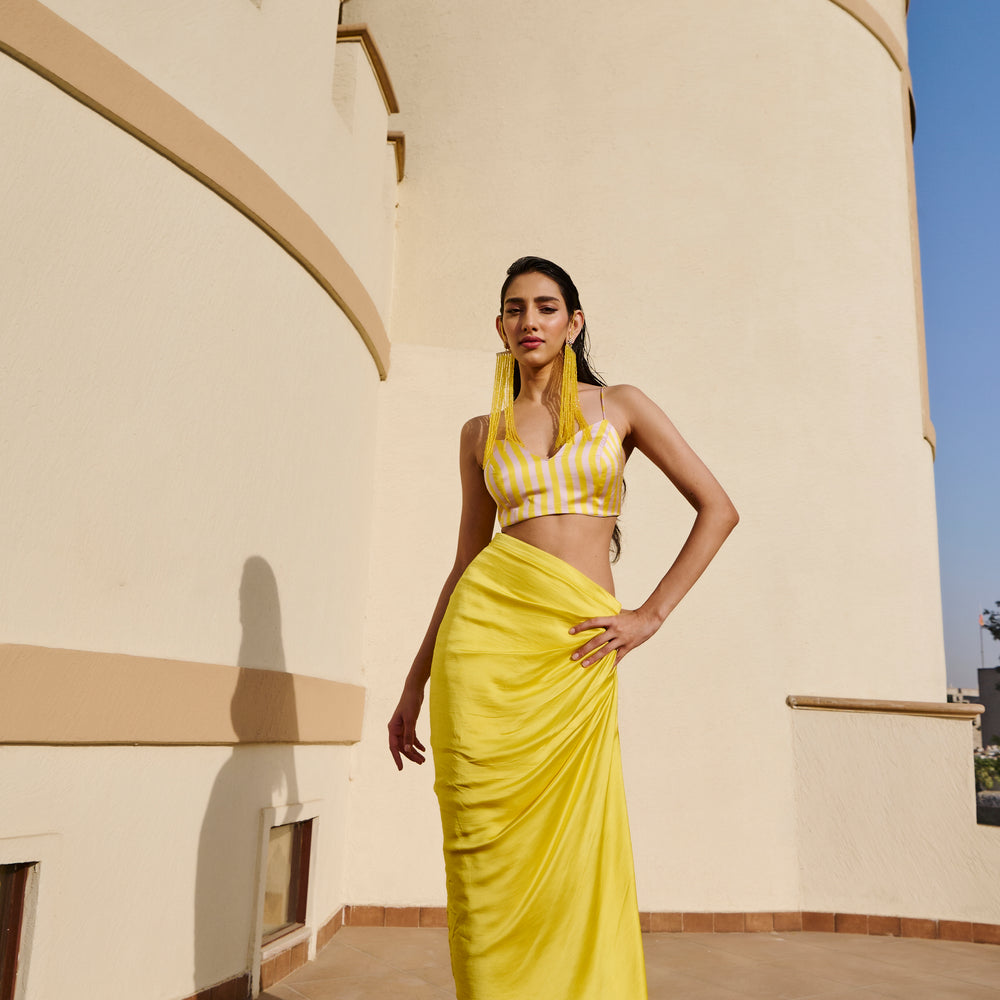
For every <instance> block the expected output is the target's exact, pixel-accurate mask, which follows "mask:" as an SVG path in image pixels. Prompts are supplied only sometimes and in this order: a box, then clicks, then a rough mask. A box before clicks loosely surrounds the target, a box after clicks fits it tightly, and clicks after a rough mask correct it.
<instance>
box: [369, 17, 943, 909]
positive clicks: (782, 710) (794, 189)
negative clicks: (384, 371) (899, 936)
mask: <svg viewBox="0 0 1000 1000" xmlns="http://www.w3.org/2000/svg"><path fill="white" fill-rule="evenodd" d="M352 3H356V4H357V9H356V10H353V11H352V16H357V17H360V18H363V19H365V20H367V21H368V22H369V23H370V24H371V26H372V28H373V30H374V31H375V32H376V34H377V36H378V37H379V40H380V46H381V48H382V51H383V53H384V55H385V57H386V60H387V62H388V64H389V65H390V66H391V68H392V73H393V80H394V82H395V85H396V87H397V90H398V91H399V92H400V93H401V94H404V95H405V100H404V101H403V110H402V111H401V113H400V116H399V123H400V126H401V127H402V128H404V129H405V131H406V135H407V154H408V163H407V185H406V190H405V197H404V198H403V200H402V202H401V204H400V234H399V242H398V253H397V261H396V289H395V293H394V297H393V316H392V326H393V332H394V348H393V350H394V354H393V358H394V361H393V364H394V369H393V378H392V379H391V380H390V382H389V383H388V384H387V386H386V392H385V396H384V403H383V407H382V409H381V412H380V423H379V427H380V430H379V450H378V469H379V472H378V474H377V481H378V483H379V493H378V497H377V503H378V506H377V508H376V513H375V518H376V519H375V525H376V530H375V535H374V558H373V562H372V573H373V576H372V581H373V599H372V603H371V605H370V610H369V620H370V622H371V629H370V631H369V638H368V642H369V650H370V652H369V657H368V663H369V672H368V674H367V675H366V681H365V683H366V685H367V687H368V688H369V692H370V697H371V710H370V711H369V714H368V718H367V720H366V724H367V725H368V726H369V728H368V729H367V730H366V738H365V739H364V740H363V741H362V745H361V748H360V756H361V761H360V763H359V768H360V771H359V774H360V779H359V783H358V794H357V796H356V799H355V821H354V822H353V823H352V848H351V850H352V857H355V856H356V857H357V858H358V860H359V861H360V863H359V864H358V865H357V866H356V867H355V868H354V870H353V871H352V874H351V876H350V881H349V885H350V886H351V896H352V898H353V899H354V900H356V901H357V902H385V903H399V904H403V903H409V904H413V903H422V904H432V903H440V902H441V901H442V900H443V878H442V874H441V870H440V863H439V862H438V861H437V859H438V858H439V857H440V834H439V830H438V821H437V815H436V805H435V803H434V800H433V797H432V795H431V794H430V783H431V778H430V774H429V773H428V772H429V766H428V767H425V768H424V769H423V770H422V771H420V772H419V773H416V774H411V775H410V776H406V775H403V776H398V775H397V774H396V773H395V771H394V770H393V768H392V766H391V762H390V761H389V758H388V756H387V754H386V753H385V751H384V749H383V743H384V735H383V727H384V723H385V719H386V718H387V717H388V714H389V712H390V711H391V709H392V706H393V705H394V703H395V700H396V698H397V696H398V689H399V686H400V683H401V680H402V677H403V675H404V673H405V670H406V668H407V666H408V663H409V660H410V657H411V656H412V655H413V652H414V651H415V649H416V646H417V644H418V642H419V639H420V636H421V635H422V632H423V629H424V627H425V623H426V619H427V616H428V615H429V613H430V610H431V607H432V605H433V601H434V593H433V592H434V591H435V590H436V588H437V587H438V586H439V582H440V581H441V580H443V578H444V576H445V574H446V572H447V569H448V567H449V565H450V562H451V559H452V554H453V551H454V550H453V545H454V539H455V533H456V530H457V512H458V504H459V496H458V480H457V470H456V468H455V450H456V447H457V445H456V442H457V435H458V428H459V426H460V424H461V421H462V420H463V419H465V418H467V417H468V416H470V415H471V414H473V413H476V412H480V413H481V412H484V410H485V409H486V408H487V407H488V405H489V391H490V383H491V372H492V354H493V351H494V350H495V333H494V332H493V317H494V315H495V312H496V306H497V303H496V296H497V293H498V288H499V284H500V280H501V278H502V276H503V271H504V268H505V267H506V266H507V264H508V263H509V262H510V261H511V260H513V259H514V258H515V257H518V256H520V255H521V254H524V253H529V252H535V253H541V254H543V255H545V256H548V257H551V258H553V259H555V260H557V261H560V262H562V263H564V264H565V265H566V266H567V268H568V269H569V270H570V272H571V273H572V274H573V275H574V277H575V278H576V280H577V283H578V285H579V286H580V288H581V293H582V296H583V303H584V307H585V309H586V310H587V315H588V319H589V322H590V327H591V330H592V334H593V338H594V353H595V358H596V361H597V364H598V367H599V368H600V369H601V370H602V371H603V372H604V373H605V374H607V376H608V377H609V378H610V379H611V380H612V381H616V382H619V381H621V382H635V383H637V384H639V385H640V386H642V387H643V388H644V389H645V390H646V391H647V392H648V393H649V394H650V395H652V396H653V397H654V398H655V399H656V400H658V401H659V402H660V403H661V405H662V406H663V407H664V408H665V409H666V411H667V413H668V414H669V415H670V416H671V417H672V418H674V420H675V421H676V423H677V424H678V425H679V427H680V428H681V430H682V432H683V433H685V434H686V435H687V437H688V438H689V439H690V441H691V443H692V444H693V445H694V446H695V448H696V449H697V450H698V452H699V453H700V454H702V455H703V456H704V457H705V459H706V460H707V461H708V463H709V465H710V466H711V467H712V468H713V470H714V471H715V472H716V473H717V474H718V476H719V478H720V479H721V480H722V482H723V483H724V484H725V485H726V487H727V488H728V489H729V490H730V491H731V493H732V496H733V498H734V500H735V502H736V505H737V507H738V508H739V510H740V512H741V515H742V522H741V524H740V526H739V528H738V530H737V532H736V534H735V535H734V537H733V538H732V540H731V541H730V542H729V543H727V545H726V547H725V549H724V550H723V552H722V554H721V555H720V557H719V559H718V561H717V563H716V564H715V565H713V566H712V567H711V569H710V570H709V572H708V573H707V575H706V576H705V578H704V579H703V580H702V581H701V582H699V584H698V587H697V588H696V590H695V591H694V592H693V593H692V594H691V595H690V596H689V597H688V598H687V599H685V601H684V603H683V605H682V606H681V607H680V608H679V609H678V611H677V612H676V613H675V614H674V615H673V616H672V617H671V619H670V621H669V622H668V624H667V625H666V626H665V628H664V629H663V631H662V632H661V633H660V635H658V636H657V638H656V639H655V640H653V641H651V642H650V643H648V644H647V645H646V646H645V647H643V648H642V649H640V650H638V651H636V652H635V653H634V654H632V655H631V656H630V657H629V660H628V661H627V662H626V664H625V666H624V668H623V671H622V740H623V752H624V755H625V768H626V780H627V782H628V790H629V803H630V815H631V818H632V828H633V839H634V842H635V849H636V863H637V872H638V880H639V901H640V907H641V908H642V909H649V910H663V911H671V912H676V911H680V910H690V911H717V912H719V911H730V910H732V911H760V910H764V911H767V910H772V909H774V910H779V909H791V910H796V909H799V904H800V900H801V898H802V884H801V877H800V871H799V859H798V838H799V829H798V821H797V813H796V805H795V792H794V789H795V771H796V766H797V765H796V763H795V758H794V753H793V750H792V733H791V723H790V718H789V716H790V712H789V710H788V708H787V707H786V705H785V697H786V695H788V694H790V693H802V694H823V695H842V696H850V697H868V698H908V699H916V700H925V701H937V700H942V699H943V697H944V661H943V653H942V640H941V629H940V610H939V606H938V602H939V596H938V577H937V552H936V542H935V512H934V496H933V481H932V472H931V454H930V450H929V448H928V446H927V443H926V441H925V440H924V437H923V434H924V431H923V426H922V415H921V410H922V400H921V388H920V371H921V364H922V358H921V356H920V353H921V352H920V347H919V321H918V316H917V309H916V298H915V294H914V283H915V274H914V269H913V256H912V242H911V239H912V236H913V235H914V233H913V230H912V228H911V214H910V203H909V197H908V187H907V184H908V175H907V155H908V144H909V141H910V140H909V122H908V118H907V115H906V113H905V108H904V103H903V100H902V96H903V87H904V82H905V81H904V77H903V74H902V72H901V70H900V68H899V67H898V66H897V64H896V62H895V61H894V59H893V57H892V55H891V53H890V51H889V49H888V48H887V47H886V46H885V45H884V44H883V43H882V42H881V41H880V40H879V38H878V37H877V36H876V34H874V33H873V31H872V30H869V28H868V27H867V26H866V25H865V23H863V20H859V17H858V15H859V14H861V15H864V13H865V10H871V9H875V10H876V13H878V14H879V16H880V18H881V20H882V22H884V23H885V24H886V25H888V26H889V28H890V29H891V30H892V31H894V32H896V33H897V34H898V35H899V36H900V37H902V33H903V22H902V15H903V10H902V4H872V5H868V6H867V7H866V5H863V4H850V5H847V4H845V5H837V4H834V3H831V2H829V0H811V2H806V3H803V2H800V0H796V2H792V0H783V2H777V3H764V2H753V3H747V2H743V0H739V2H737V0H716V2H711V3H706V2H704V0H687V2H680V3H671V4H660V5H642V7H641V9H639V8H636V7H633V8H630V9H629V11H628V12H627V14H623V15H622V16H621V17H617V16H616V17H614V18H609V17H608V10H607V7H606V5H604V4H602V3H598V2H596V0H593V2H584V3H575V4H572V5H569V4H548V5H541V6H540V5H538V4H531V3H528V2H526V0H525V2H515V3H513V4H505V5H502V7H501V6H495V5H493V6H491V5H488V4H474V5H470V4H462V3H455V2H445V0H439V2H435V3H425V4H411V5H404V6H402V7H399V6H396V7H393V8H392V9H391V11H390V9H389V8H386V7H385V6H384V5H380V4H377V3H371V2H367V0H352ZM847 6H851V7H852V8H855V9H854V10H853V11H848V10H846V9H845V7H847ZM528 24H530V25H531V30H530V31H526V30H525V26H526V25H528ZM414 39H422V40H423V43H422V44H420V45H416V44H414V42H413V40H414ZM429 52H432V53H433V59H432V60H430V61H429V60H428V53H429ZM430 64H432V65H433V72H428V69H427V67H428V65H430ZM442 384H443V385H444V386H445V387H446V388H444V389H443V388H442ZM416 415H419V417H417V416H416ZM390 473H391V474H390ZM417 475H419V477H420V478H419V482H420V483H421V484H422V485H421V489H420V490H418V491H417V492H416V494H415V495H413V494H412V491H411V489H410V484H411V483H412V482H413V481H414V480H413V478H412V477H413V476H417ZM627 479H628V486H629V492H628V498H627V501H626V506H625V512H624V516H623V519H622V525H623V529H624V544H625V554H624V556H623V559H622V562H621V564H620V567H619V568H618V570H617V573H616V579H617V581H618V592H619V596H620V597H621V598H622V600H623V601H624V603H625V604H626V606H634V605H636V604H638V603H640V602H641V601H642V600H643V599H645V597H646V595H647V594H648V593H649V591H650V589H651V588H652V586H653V585H654V583H655V582H656V580H657V579H658V578H659V577H660V575H661V574H662V573H663V572H664V570H665V569H666V567H667V566H668V565H669V563H670V561H671V559H672V558H673V556H674V554H675V553H676V551H677V549H678V547H679V546H680V544H681V542H682V540H683V538H684V536H685V534H686V532H687V530H688V528H689V525H690V523H691V512H690V509H689V508H688V507H687V504H686V503H685V502H684V501H683V499H681V498H680V497H679V496H678V495H677V494H676V493H675V491H673V489H672V488H671V487H670V486H669V484H667V483H666V482H664V480H663V478H662V477H661V476H660V475H659V474H658V473H656V472H655V470H653V469H652V467H651V466H650V465H649V463H646V462H644V460H643V459H642V458H641V456H637V457H636V458H634V459H633V461H632V463H631V464H630V467H629V469H628V473H627ZM404 495H406V496H412V497H413V498H412V499H409V500H407V501H406V504H407V510H408V511H409V512H410V514H409V516H408V517H407V518H405V519H404V518H401V517H400V516H399V507H400V504H401V503H402V502H403V501H402V499H401V498H402V497H403V496H404ZM414 523H416V524H419V526H420V528H419V531H416V532H414V531H413V529H412V525H413V524H414ZM401 566H405V567H406V571H405V572H400V567H401ZM414 581H417V586H416V587H415V588H414V586H413V582H414ZM390 621H391V623H392V628H391V630H390V629H387V628H386V624H387V622H390ZM389 631H391V633H392V635H391V636H388V635H386V634H385V633H386V632H389ZM406 635H408V636H410V639H409V641H408V642H404V641H403V640H402V639H401V637H402V636H406ZM424 734H425V735H426V724H425V726H424ZM390 816H405V817H406V824H407V827H408V829H409V830H410V831H411V836H410V837H408V838H407V839H406V840H405V842H404V841H401V840H400V839H399V838H398V836H396V834H395V829H394V826H393V824H392V823H390V822H388V821H387V817H390ZM427 859H434V867H433V868H430V867H428V866H427ZM931 915H933V914H931Z"/></svg>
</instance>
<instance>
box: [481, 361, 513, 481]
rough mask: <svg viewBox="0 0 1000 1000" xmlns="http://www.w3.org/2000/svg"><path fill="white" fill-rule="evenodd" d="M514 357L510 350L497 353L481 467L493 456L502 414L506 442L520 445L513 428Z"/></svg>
mask: <svg viewBox="0 0 1000 1000" xmlns="http://www.w3.org/2000/svg"><path fill="white" fill-rule="evenodd" d="M514 364H515V362H514V355H513V354H511V353H510V348H509V347H508V348H506V349H505V350H503V351H497V366H496V371H495V372H494V375H493V403H492V404H491V406H490V425H489V429H488V430H487V432H486V447H485V448H484V449H483V465H485V464H486V463H487V462H488V461H489V458H490V455H492V454H493V448H494V446H495V445H496V441H497V430H498V428H499V426H500V414H501V413H503V419H504V435H505V438H506V440H508V441H511V442H514V443H516V444H520V443H521V439H520V438H519V437H518V436H517V429H516V428H515V427H514Z"/></svg>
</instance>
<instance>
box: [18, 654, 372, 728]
mask: <svg viewBox="0 0 1000 1000" xmlns="http://www.w3.org/2000/svg"><path fill="white" fill-rule="evenodd" d="M0 692H2V696H0V745H2V744H44V745H54V746H61V745H71V746H87V745H114V744H130V745H135V746H207V745H235V744H244V743H298V744H301V743H340V744H344V743H357V741H358V740H360V739H361V722H362V716H363V713H364V704H365V689H364V688H363V687H358V686H357V685H355V684H342V683H339V682H337V681H328V680H323V679H322V678H319V677H305V676H303V675H301V674H290V673H285V672H283V671H278V670H258V669H255V668H252V667H233V666H225V665H223V664H218V663H192V662H190V661H187V660H165V659H158V658H155V657H149V656H128V655H126V654H124V653H100V652H90V651H85V650H79V649H49V648H47V647H45V646H24V645H0Z"/></svg>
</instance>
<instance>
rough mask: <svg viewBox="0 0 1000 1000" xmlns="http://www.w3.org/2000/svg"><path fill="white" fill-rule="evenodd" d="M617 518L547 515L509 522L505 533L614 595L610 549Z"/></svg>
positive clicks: (583, 515)
mask: <svg viewBox="0 0 1000 1000" xmlns="http://www.w3.org/2000/svg"><path fill="white" fill-rule="evenodd" d="M616 520H617V518H615V517H592V516H590V515H587V514H547V515H544V516H542V517H532V518H530V519H528V520H527V521H518V523H517V524H512V525H509V526H507V527H505V528H503V534H505V535H507V536H509V537H511V538H516V539H518V540H519V541H522V542H526V543H527V544H528V545H533V546H534V547H535V548H536V549H541V550H542V551H543V552H547V553H549V555H552V556H555V557H556V558H557V559H561V560H562V561H563V562H565V563H568V564H569V565H570V566H572V567H573V568H574V569H576V570H579V571H580V572H581V573H583V574H584V576H586V577H588V578H589V579H591V580H593V582H594V583H596V584H598V585H599V586H600V587H602V588H603V589H604V590H606V591H607V592H608V593H609V594H614V592H615V582H614V577H613V576H612V574H611V557H610V549H611V532H612V531H614V527H615V522H616Z"/></svg>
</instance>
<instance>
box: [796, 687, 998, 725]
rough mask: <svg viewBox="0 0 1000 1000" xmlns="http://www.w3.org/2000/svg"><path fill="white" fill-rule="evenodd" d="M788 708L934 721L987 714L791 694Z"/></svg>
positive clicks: (974, 708)
mask: <svg viewBox="0 0 1000 1000" xmlns="http://www.w3.org/2000/svg"><path fill="white" fill-rule="evenodd" d="M785 704H786V705H788V707H789V708H800V709H815V710H819V711H823V712H875V713H878V714H881V715H921V716H925V717H927V718H932V719H957V720H958V721H959V722H970V721H972V720H973V719H974V718H975V717H976V716H977V715H981V714H982V713H983V711H984V709H983V706H982V705H974V704H960V703H951V702H939V701H886V700H882V699H878V698H828V697H823V696H819V695H809V694H790V695H789V696H788V697H787V698H786V699H785Z"/></svg>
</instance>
